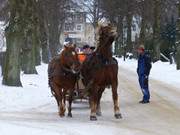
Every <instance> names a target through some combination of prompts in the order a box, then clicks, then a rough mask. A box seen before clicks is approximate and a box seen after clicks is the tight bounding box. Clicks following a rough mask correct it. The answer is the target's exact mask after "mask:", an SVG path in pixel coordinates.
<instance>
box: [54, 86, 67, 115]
mask: <svg viewBox="0 0 180 135" xmlns="http://www.w3.org/2000/svg"><path fill="white" fill-rule="evenodd" d="M52 89H53V90H54V93H55V99H56V101H57V104H58V111H59V116H60V117H63V116H64V115H63V113H62V110H63V107H62V106H63V104H62V98H63V96H62V88H60V87H59V86H58V85H57V84H56V83H53V84H52Z"/></svg>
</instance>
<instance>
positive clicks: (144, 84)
mask: <svg viewBox="0 0 180 135" xmlns="http://www.w3.org/2000/svg"><path fill="white" fill-rule="evenodd" d="M148 83H149V77H148V76H145V75H140V76H139V84H140V87H141V90H142V93H143V100H144V101H149V99H150V92H149V84H148Z"/></svg>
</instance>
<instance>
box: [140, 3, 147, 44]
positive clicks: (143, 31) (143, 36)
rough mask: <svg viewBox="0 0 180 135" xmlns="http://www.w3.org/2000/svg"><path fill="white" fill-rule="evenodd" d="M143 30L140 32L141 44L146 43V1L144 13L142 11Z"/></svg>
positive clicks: (143, 7) (143, 6) (143, 8)
mask: <svg viewBox="0 0 180 135" xmlns="http://www.w3.org/2000/svg"><path fill="white" fill-rule="evenodd" d="M141 17H142V20H141V30H140V44H143V45H144V43H145V31H146V23H145V1H142V11H141Z"/></svg>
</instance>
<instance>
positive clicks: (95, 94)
mask: <svg viewBox="0 0 180 135" xmlns="http://www.w3.org/2000/svg"><path fill="white" fill-rule="evenodd" d="M90 93H91V94H90V106H91V114H90V120H91V121H96V120H97V117H96V109H97V100H98V88H97V87H93V88H92V89H91V92H90Z"/></svg>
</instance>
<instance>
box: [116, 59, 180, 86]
mask: <svg viewBox="0 0 180 135" xmlns="http://www.w3.org/2000/svg"><path fill="white" fill-rule="evenodd" d="M118 61H119V66H121V67H123V68H126V69H128V70H131V71H133V72H136V69H137V60H135V59H132V60H130V59H126V61H125V62H124V61H123V59H118ZM150 78H152V79H155V80H159V81H162V82H164V83H167V84H170V85H174V86H175V87H180V86H179V84H180V79H179V78H180V71H178V70H176V65H175V64H172V65H170V64H169V63H168V62H161V61H158V62H156V63H154V64H152V70H151V74H150Z"/></svg>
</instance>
